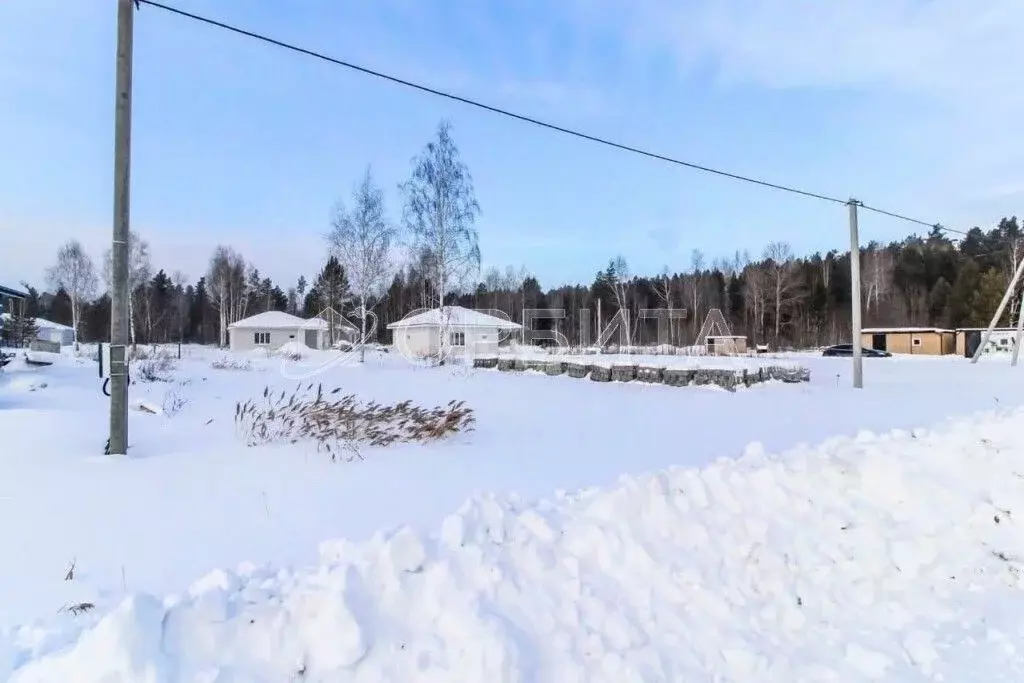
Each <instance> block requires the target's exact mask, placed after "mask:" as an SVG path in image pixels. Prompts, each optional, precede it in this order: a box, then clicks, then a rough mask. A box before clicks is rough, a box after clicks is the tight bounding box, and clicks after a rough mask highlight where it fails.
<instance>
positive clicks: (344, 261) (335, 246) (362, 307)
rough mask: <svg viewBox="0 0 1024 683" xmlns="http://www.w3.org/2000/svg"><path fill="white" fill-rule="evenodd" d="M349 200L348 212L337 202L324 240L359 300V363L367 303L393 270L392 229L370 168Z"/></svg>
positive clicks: (362, 345)
mask: <svg viewBox="0 0 1024 683" xmlns="http://www.w3.org/2000/svg"><path fill="white" fill-rule="evenodd" d="M352 203H353V206H352V210H351V211H349V210H347V209H346V208H345V205H344V204H343V203H341V202H339V203H338V206H337V207H336V208H335V212H334V219H333V221H332V222H331V232H330V234H329V235H328V238H327V239H328V242H329V243H330V245H331V250H332V252H333V253H334V255H335V256H337V257H338V260H339V261H341V265H342V266H344V268H345V272H346V274H347V275H348V282H349V287H350V288H351V291H352V294H354V295H355V297H356V299H357V300H358V301H359V311H358V315H359V319H360V326H361V327H360V329H361V333H360V345H359V362H363V361H364V360H365V359H366V319H367V315H368V311H367V308H366V302H367V299H369V298H370V297H371V296H374V295H377V294H379V293H380V291H381V289H383V288H384V287H385V286H386V285H387V281H388V277H389V276H390V274H391V271H392V260H391V240H392V238H393V236H394V229H393V228H392V227H391V225H389V224H388V221H387V219H386V218H385V216H384V192H383V190H381V189H380V188H379V187H377V186H376V185H374V183H373V177H372V175H371V171H370V169H369V168H367V169H366V174H365V175H364V176H363V180H362V182H361V183H360V184H359V186H358V187H356V188H355V190H354V191H353V195H352Z"/></svg>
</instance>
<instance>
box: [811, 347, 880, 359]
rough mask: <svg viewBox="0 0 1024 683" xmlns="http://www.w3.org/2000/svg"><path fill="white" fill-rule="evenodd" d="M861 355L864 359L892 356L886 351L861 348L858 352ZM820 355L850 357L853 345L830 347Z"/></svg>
mask: <svg viewBox="0 0 1024 683" xmlns="http://www.w3.org/2000/svg"><path fill="white" fill-rule="evenodd" d="M860 352H861V355H862V356H864V357H865V358H889V357H891V356H892V354H891V353H889V352H888V351H879V350H878V349H869V348H866V347H865V348H862V349H861V350H860ZM821 355H823V356H847V357H849V356H852V355H853V344H836V345H835V346H830V347H828V348H827V349H825V350H824V351H822V353H821Z"/></svg>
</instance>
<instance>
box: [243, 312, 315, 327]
mask: <svg viewBox="0 0 1024 683" xmlns="http://www.w3.org/2000/svg"><path fill="white" fill-rule="evenodd" d="M257 327H258V328H260V329H264V330H295V329H298V328H300V327H301V328H303V329H312V330H316V329H325V328H326V327H327V321H325V320H323V319H321V318H310V319H308V320H306V319H304V318H300V317H299V316H297V315H292V314H291V313H285V312H284V311H267V312H265V313H257V314H256V315H253V316H250V317H248V318H242V319H241V320H239V321H237V322H233V323H231V324H230V325H228V329H232V328H239V329H243V330H247V329H254V328H257Z"/></svg>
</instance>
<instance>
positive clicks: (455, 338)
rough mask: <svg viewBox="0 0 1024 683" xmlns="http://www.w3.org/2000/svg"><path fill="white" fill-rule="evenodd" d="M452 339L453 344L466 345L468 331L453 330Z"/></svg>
mask: <svg viewBox="0 0 1024 683" xmlns="http://www.w3.org/2000/svg"><path fill="white" fill-rule="evenodd" d="M451 340H452V346H465V345H466V333H465V332H452V336H451Z"/></svg>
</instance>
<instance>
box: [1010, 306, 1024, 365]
mask: <svg viewBox="0 0 1024 683" xmlns="http://www.w3.org/2000/svg"><path fill="white" fill-rule="evenodd" d="M1022 341H1024V293H1022V294H1021V295H1020V308H1018V309H1017V334H1016V336H1015V337H1014V338H1013V358H1011V359H1010V366H1011V367H1017V357H1018V356H1020V345H1021V342H1022Z"/></svg>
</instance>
